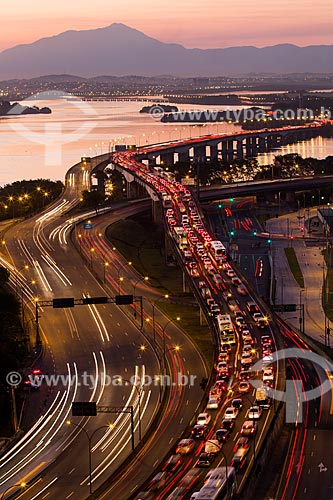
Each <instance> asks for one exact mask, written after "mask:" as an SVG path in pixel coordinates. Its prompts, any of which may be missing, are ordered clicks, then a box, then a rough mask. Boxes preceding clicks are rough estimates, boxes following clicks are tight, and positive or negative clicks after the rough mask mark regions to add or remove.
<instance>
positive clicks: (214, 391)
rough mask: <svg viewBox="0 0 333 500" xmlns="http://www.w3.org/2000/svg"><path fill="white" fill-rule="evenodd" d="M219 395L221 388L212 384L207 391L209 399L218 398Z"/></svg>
mask: <svg viewBox="0 0 333 500" xmlns="http://www.w3.org/2000/svg"><path fill="white" fill-rule="evenodd" d="M221 393H222V390H221V388H220V387H219V386H218V385H216V384H214V385H213V387H211V389H210V391H209V397H210V398H214V397H216V396H220V395H221Z"/></svg>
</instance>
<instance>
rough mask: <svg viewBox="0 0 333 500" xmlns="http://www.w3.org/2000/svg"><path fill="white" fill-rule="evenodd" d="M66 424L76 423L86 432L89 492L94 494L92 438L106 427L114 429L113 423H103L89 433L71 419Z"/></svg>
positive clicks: (76, 425)
mask: <svg viewBox="0 0 333 500" xmlns="http://www.w3.org/2000/svg"><path fill="white" fill-rule="evenodd" d="M66 424H67V425H74V426H75V427H77V428H78V429H80V430H81V431H83V432H84V434H85V436H86V437H87V439H88V448H89V450H88V451H89V493H90V495H91V494H92V492H93V491H92V457H91V443H92V439H93V437H94V435H95V434H96V432H97V431H99V430H101V429H104V428H107V429H113V425H112V424H109V425H101V426H100V427H97V429H95V430H94V431H93V432H92V434H89V433H88V431H87V430H86V429H85V428H84V427H83V426H82V425H80V424H75V423H74V422H72V421H71V420H67V421H66Z"/></svg>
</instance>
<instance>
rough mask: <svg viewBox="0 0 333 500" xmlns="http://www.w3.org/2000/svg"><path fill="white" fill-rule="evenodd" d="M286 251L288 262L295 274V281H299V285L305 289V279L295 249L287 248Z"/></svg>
mask: <svg viewBox="0 0 333 500" xmlns="http://www.w3.org/2000/svg"><path fill="white" fill-rule="evenodd" d="M284 251H285V254H286V257H287V260H288V264H289V267H290V270H291V272H292V273H293V275H294V278H295V280H296V281H297V283H298V284H299V286H300V287H301V288H304V277H303V273H302V270H301V268H300V265H299V262H298V260H297V256H296V253H295V250H294V248H292V247H289V248H285V249H284Z"/></svg>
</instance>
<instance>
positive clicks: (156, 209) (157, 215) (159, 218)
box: [151, 200, 162, 224]
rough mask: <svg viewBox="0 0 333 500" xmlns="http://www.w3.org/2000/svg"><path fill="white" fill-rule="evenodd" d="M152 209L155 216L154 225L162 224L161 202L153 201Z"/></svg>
mask: <svg viewBox="0 0 333 500" xmlns="http://www.w3.org/2000/svg"><path fill="white" fill-rule="evenodd" d="M151 204H152V205H151V208H152V216H153V223H154V224H161V223H162V208H161V203H160V202H159V201H154V200H152V201H151Z"/></svg>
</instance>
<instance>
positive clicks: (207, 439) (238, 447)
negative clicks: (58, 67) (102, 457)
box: [112, 152, 278, 500]
mask: <svg viewBox="0 0 333 500" xmlns="http://www.w3.org/2000/svg"><path fill="white" fill-rule="evenodd" d="M136 155H137V153H133V152H121V153H120V152H119V153H114V154H113V157H112V163H114V164H116V165H119V166H120V167H122V168H124V169H126V170H128V171H130V172H132V173H133V174H134V175H135V177H138V178H140V179H141V180H142V181H143V182H144V183H145V184H147V185H148V186H149V187H151V188H152V189H153V190H154V192H155V193H157V194H158V196H159V199H160V201H161V203H162V206H163V212H164V216H165V219H164V222H165V226H166V231H167V232H168V234H169V236H170V237H171V238H172V241H173V242H174V246H175V253H176V252H178V255H179V259H181V262H182V264H183V268H184V269H186V272H187V275H188V279H189V281H190V283H191V286H192V289H193V291H194V292H195V294H196V297H197V299H198V301H199V304H200V307H201V308H202V310H203V311H204V312H205V314H206V318H207V320H208V323H209V325H210V326H211V329H212V331H213V333H214V339H213V342H214V344H215V345H216V346H217V348H216V352H217V358H216V360H215V363H214V367H213V368H214V377H213V379H212V380H213V383H212V384H211V385H210V387H209V388H206V391H207V393H208V398H207V402H206V406H205V407H204V408H202V411H201V412H200V413H199V414H198V415H197V416H196V417H195V419H194V421H193V425H192V427H190V428H189V429H188V432H187V433H186V434H185V435H184V436H182V439H180V440H179V442H178V444H176V446H174V448H173V450H171V451H170V453H171V455H169V456H168V458H167V460H166V461H165V462H164V463H163V464H162V466H161V468H160V469H159V471H158V472H157V473H156V474H155V475H154V476H153V477H152V478H151V480H150V481H149V482H148V483H147V484H146V485H145V489H144V491H141V492H140V493H139V494H138V495H136V496H135V498H136V499H154V500H159V499H161V500H162V499H168V500H171V499H182V498H184V499H194V498H195V499H197V500H204V499H215V498H224V497H227V495H229V496H228V498H232V497H233V496H234V495H235V494H236V492H237V488H238V486H239V485H240V483H241V481H242V478H243V477H244V472H245V471H246V469H247V467H248V466H249V465H250V464H251V465H253V464H252V461H253V463H254V461H255V455H256V449H257V448H259V446H260V442H261V440H262V439H263V436H264V433H265V428H266V427H267V425H266V424H267V422H268V421H269V419H270V418H271V417H272V413H273V410H272V401H271V398H270V396H269V389H270V388H273V387H275V384H276V381H277V376H278V373H277V369H278V365H277V363H275V362H274V361H273V353H274V352H275V351H276V344H275V340H274V336H273V335H272V333H271V329H270V324H269V323H270V322H269V317H268V316H266V315H265V314H264V313H263V312H262V311H261V309H260V307H259V305H258V304H257V303H256V301H255V300H254V299H253V297H252V296H251V295H250V292H249V290H248V288H247V286H246V285H245V284H244V283H243V282H242V279H241V278H240V277H239V276H238V275H237V273H236V271H235V269H234V268H233V267H232V266H231V265H230V259H229V256H228V253H227V250H226V248H225V246H224V245H223V243H222V242H220V241H214V240H213V238H212V237H211V235H210V234H209V232H208V231H207V229H206V228H205V224H204V222H203V217H202V215H201V213H200V210H199V209H198V206H197V204H196V203H195V201H194V199H193V196H192V193H191V192H190V191H189V190H188V189H187V187H186V186H184V185H182V184H180V183H179V182H176V180H175V178H174V174H172V173H170V172H168V171H164V170H162V168H160V167H148V166H147V165H145V164H143V163H139V162H138V161H137V160H136ZM259 360H260V361H261V362H260V369H259V370H256V371H254V370H252V367H253V366H254V365H258V361H259ZM252 380H256V384H255V387H254V385H252V384H251V381H252ZM207 469H209V471H208V474H207ZM212 471H215V472H214V474H213V473H212ZM222 476H223V477H224V480H222ZM216 477H218V480H217V479H216ZM133 498H134V497H133Z"/></svg>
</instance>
